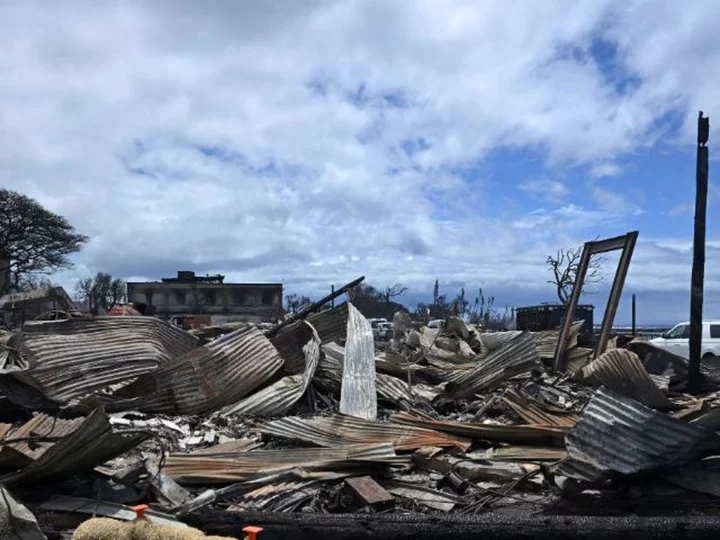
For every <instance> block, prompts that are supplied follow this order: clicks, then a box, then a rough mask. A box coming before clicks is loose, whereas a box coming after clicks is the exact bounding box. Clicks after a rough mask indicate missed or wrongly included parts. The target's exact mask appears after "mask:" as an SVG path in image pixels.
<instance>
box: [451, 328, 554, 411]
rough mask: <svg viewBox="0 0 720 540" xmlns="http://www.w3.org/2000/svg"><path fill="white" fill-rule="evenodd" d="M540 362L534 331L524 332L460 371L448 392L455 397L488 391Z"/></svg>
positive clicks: (452, 380) (453, 379)
mask: <svg viewBox="0 0 720 540" xmlns="http://www.w3.org/2000/svg"><path fill="white" fill-rule="evenodd" d="M539 362H540V356H539V355H538V350H537V346H536V345H535V340H534V339H533V337H532V334H530V333H529V332H523V333H521V334H520V335H517V336H516V337H515V338H514V339H512V340H511V341H509V342H507V343H506V344H505V346H504V347H502V348H501V349H498V350H496V351H495V352H493V353H491V354H490V355H489V356H488V357H487V358H485V359H484V360H482V361H481V362H480V363H479V364H478V365H477V366H476V367H475V368H474V369H471V370H468V371H463V372H459V373H458V374H457V375H456V376H454V377H453V378H452V379H451V381H450V382H449V383H448V386H447V389H446V391H447V393H448V394H449V395H450V396H452V397H453V398H460V397H465V396H470V395H472V394H475V393H478V392H488V391H490V390H493V389H495V388H497V387H498V386H499V385H500V384H502V383H503V382H504V381H506V380H507V379H509V378H511V377H514V376H516V375H520V374H521V373H527V372H529V371H530V370H531V369H532V368H533V367H534V366H536V365H537V364H538V363H539Z"/></svg>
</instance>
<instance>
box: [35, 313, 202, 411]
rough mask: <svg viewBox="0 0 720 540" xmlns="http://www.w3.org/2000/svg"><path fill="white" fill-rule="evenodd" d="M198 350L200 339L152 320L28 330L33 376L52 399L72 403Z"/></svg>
mask: <svg viewBox="0 0 720 540" xmlns="http://www.w3.org/2000/svg"><path fill="white" fill-rule="evenodd" d="M196 346H197V339H196V338H195V337H193V336H191V335H190V334H188V333H187V332H185V331H183V330H181V329H180V328H178V327H176V326H174V325H171V324H170V323H167V322H165V321H161V320H159V319H155V318H153V317H96V318H93V319H67V320H61V321H42V322H34V323H31V324H26V325H25V326H24V327H23V350H24V352H25V354H26V355H27V358H28V359H29V361H30V364H31V370H30V375H32V376H33V377H34V378H35V379H37V380H38V381H39V382H40V383H41V384H42V386H43V387H44V388H45V389H46V391H47V392H48V395H49V397H51V398H53V399H57V400H61V401H67V400H70V399H72V398H76V397H83V396H87V395H88V394H92V393H93V392H97V391H100V390H101V389H103V388H107V387H109V386H112V385H117V384H118V383H128V382H130V381H132V380H133V379H135V378H136V377H138V376H140V375H143V374H145V373H148V372H150V371H152V370H154V369H156V368H158V367H159V366H160V365H162V364H164V363H166V362H168V361H169V360H170V359H172V358H174V357H176V356H179V355H181V354H183V353H185V352H187V351H189V350H191V349H193V348H195V347H196Z"/></svg>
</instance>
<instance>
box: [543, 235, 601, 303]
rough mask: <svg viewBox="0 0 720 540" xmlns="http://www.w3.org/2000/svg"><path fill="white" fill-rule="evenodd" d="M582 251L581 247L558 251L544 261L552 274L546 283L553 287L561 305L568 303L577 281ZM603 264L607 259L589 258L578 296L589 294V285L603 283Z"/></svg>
mask: <svg viewBox="0 0 720 540" xmlns="http://www.w3.org/2000/svg"><path fill="white" fill-rule="evenodd" d="M582 251H583V246H579V247H575V248H568V249H566V250H563V249H559V250H558V252H557V254H556V255H555V256H554V257H553V256H552V255H548V258H547V260H546V263H547V265H548V269H549V270H550V271H551V272H552V274H553V277H552V279H550V280H548V283H550V284H552V285H555V291H556V294H557V297H558V299H559V300H560V302H561V303H562V304H567V303H568V302H569V301H570V296H571V295H572V290H573V287H574V286H575V281H576V279H577V274H578V270H579V266H580V259H581V258H582ZM605 262H607V258H606V257H604V256H602V255H595V256H593V257H591V258H590V262H589V263H588V269H587V272H586V274H585V281H584V283H583V288H582V290H581V292H580V294H591V292H590V291H588V290H587V287H588V286H589V285H596V284H599V283H604V282H605V276H604V274H603V272H602V268H603V265H604V264H605Z"/></svg>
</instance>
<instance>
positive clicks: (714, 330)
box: [650, 321, 720, 358]
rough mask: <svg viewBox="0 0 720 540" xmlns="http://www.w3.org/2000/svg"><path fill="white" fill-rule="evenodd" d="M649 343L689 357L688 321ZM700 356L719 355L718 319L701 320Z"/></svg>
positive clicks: (719, 330) (719, 328) (719, 332)
mask: <svg viewBox="0 0 720 540" xmlns="http://www.w3.org/2000/svg"><path fill="white" fill-rule="evenodd" d="M650 343H652V344H653V345H655V346H656V347H660V348H661V349H665V350H666V351H669V352H671V353H673V354H676V355H678V356H682V357H683V358H690V323H689V322H682V323H680V324H678V325H676V326H675V327H673V328H672V329H671V330H668V331H667V332H665V333H664V334H663V335H662V336H660V337H659V338H655V339H651V340H650ZM700 356H701V357H702V358H708V357H713V356H720V321H703V324H702V345H701V347H700Z"/></svg>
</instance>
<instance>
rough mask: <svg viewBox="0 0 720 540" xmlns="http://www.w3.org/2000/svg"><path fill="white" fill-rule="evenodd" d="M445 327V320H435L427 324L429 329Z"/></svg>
mask: <svg viewBox="0 0 720 540" xmlns="http://www.w3.org/2000/svg"><path fill="white" fill-rule="evenodd" d="M443 326H445V319H435V320H433V321H430V322H429V323H428V324H427V327H428V328H442V327H443Z"/></svg>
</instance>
